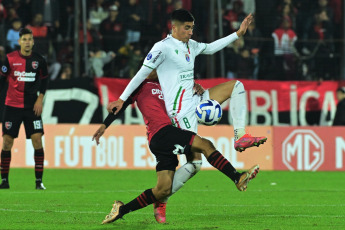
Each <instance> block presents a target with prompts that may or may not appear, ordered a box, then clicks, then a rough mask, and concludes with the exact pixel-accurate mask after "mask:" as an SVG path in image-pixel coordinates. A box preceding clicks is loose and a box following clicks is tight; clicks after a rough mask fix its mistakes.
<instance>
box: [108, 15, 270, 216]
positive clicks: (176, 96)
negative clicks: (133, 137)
mask: <svg viewBox="0 0 345 230" xmlns="http://www.w3.org/2000/svg"><path fill="white" fill-rule="evenodd" d="M171 20H172V34H171V35H168V36H167V37H166V38H165V39H163V40H161V41H160V42H157V43H156V44H155V45H154V46H153V47H152V49H151V51H150V52H149V54H148V55H147V57H146V58H145V61H144V64H143V66H142V67H141V68H140V70H139V71H138V72H137V74H136V75H135V76H134V78H133V79H132V80H131V82H130V83H129V84H128V86H127V87H126V89H125V90H124V92H123V93H122V95H121V96H120V98H119V99H118V100H117V101H115V102H112V103H110V104H109V105H108V108H107V109H108V111H109V112H112V110H113V108H114V107H116V108H117V111H119V110H120V109H121V108H122V105H123V103H124V101H126V100H127V99H128V97H129V96H130V95H131V94H132V93H133V92H134V90H135V89H136V88H137V87H138V86H139V85H140V84H141V83H142V82H143V81H144V80H145V78H146V77H147V76H148V75H149V74H150V73H151V72H152V70H154V69H155V70H156V71H157V74H158V78H159V82H160V85H161V87H162V91H163V95H164V102H165V107H166V110H167V113H168V115H169V117H170V119H171V120H172V122H173V124H175V125H176V126H177V127H180V128H182V129H187V130H190V131H193V132H195V133H197V120H196V117H195V114H194V112H195V107H196V105H197V104H198V103H199V102H200V101H202V100H206V99H214V100H217V101H218V102H219V103H222V102H224V101H225V100H226V99H228V98H230V111H231V115H232V119H233V125H234V133H235V149H236V150H238V151H244V150H245V149H246V148H249V147H252V146H259V145H260V144H262V143H264V142H265V141H266V139H267V138H266V137H252V136H250V135H249V134H246V133H245V116H246V110H247V108H246V101H245V100H246V98H245V89H244V86H243V84H242V83H241V82H240V81H236V80H233V81H229V82H226V83H223V84H220V85H217V86H215V87H213V88H211V89H208V90H206V91H205V92H204V93H203V94H202V95H199V96H198V95H194V93H193V86H194V61H195V58H196V56H197V55H199V54H214V53H215V52H217V51H219V50H221V49H223V48H224V47H226V46H227V45H229V44H230V43H232V42H233V41H235V40H237V39H238V37H240V36H243V35H244V34H245V32H246V30H247V28H248V26H249V24H250V23H251V21H252V20H253V16H252V15H251V14H250V15H248V16H247V17H246V18H245V20H244V21H243V22H242V24H241V26H240V28H239V30H238V31H237V32H234V33H232V34H230V35H229V36H226V37H224V38H221V39H218V40H216V41H214V42H212V43H209V44H206V43H199V42H196V41H194V40H192V39H191V36H192V35H193V28H194V17H193V15H192V14H191V13H190V12H189V11H187V10H184V9H180V10H175V11H174V12H173V13H172V16H171ZM193 95H194V96H193ZM201 164H202V158H201V154H200V153H194V154H193V157H191V159H187V163H186V164H185V165H183V166H181V167H180V168H179V170H177V171H176V173H175V176H174V181H173V187H172V194H173V193H175V192H176V191H177V190H179V189H180V188H181V187H182V186H183V185H184V183H185V182H186V181H187V180H188V179H190V178H191V177H192V176H194V175H195V174H196V173H197V172H198V171H199V170H200V167H201ZM165 206H166V200H165V201H162V202H157V203H156V204H155V205H154V207H155V209H154V212H155V217H156V220H157V221H158V222H161V223H164V222H165Z"/></svg>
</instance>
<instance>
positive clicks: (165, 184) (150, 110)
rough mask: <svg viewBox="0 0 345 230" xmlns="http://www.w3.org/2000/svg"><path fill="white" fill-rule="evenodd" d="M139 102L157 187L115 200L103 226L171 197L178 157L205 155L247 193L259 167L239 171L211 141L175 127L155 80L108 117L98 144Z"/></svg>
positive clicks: (148, 81) (98, 134)
mask: <svg viewBox="0 0 345 230" xmlns="http://www.w3.org/2000/svg"><path fill="white" fill-rule="evenodd" d="M135 101H136V102H137V106H138V108H139V110H140V111H141V113H142V115H143V117H144V121H145V124H146V127H147V136H148V142H149V147H150V150H151V152H152V153H153V154H154V155H155V157H156V161H157V165H156V172H157V185H156V187H154V188H152V189H147V190H146V191H144V192H143V193H142V194H140V195H139V196H138V197H137V198H135V199H134V200H132V201H130V202H129V203H127V204H124V203H122V202H121V201H115V203H114V204H113V208H112V209H111V211H110V213H109V214H108V215H107V216H106V217H105V219H104V220H103V224H106V223H111V222H114V221H115V220H117V219H119V218H121V217H122V216H124V215H125V214H127V213H129V212H131V211H135V210H138V209H141V208H144V207H146V206H147V205H150V204H152V203H154V202H156V201H158V200H161V199H164V198H166V197H167V196H169V195H170V194H171V188H172V182H173V179H174V174H175V170H176V167H177V165H178V159H177V155H179V154H186V155H187V156H188V155H189V154H192V152H195V151H197V152H202V153H203V154H204V155H205V157H206V159H207V161H208V162H209V163H210V164H211V165H212V166H213V167H215V168H217V169H218V170H219V171H221V172H222V173H224V174H225V175H226V176H227V177H229V178H230V179H231V180H232V181H233V182H234V183H235V185H236V187H237V188H238V190H240V191H245V190H246V189H247V184H248V182H249V181H250V180H251V179H253V178H254V177H255V176H256V174H257V173H258V171H259V166H258V165H255V166H253V167H252V168H251V169H249V170H248V171H247V172H243V173H240V172H237V170H236V169H235V168H234V167H233V166H232V165H231V164H230V162H229V161H228V160H227V159H226V158H224V157H223V155H222V154H220V153H219V152H218V151H217V150H216V148H215V147H214V145H213V144H212V142H211V141H209V140H207V139H205V138H202V137H200V136H198V135H197V134H195V133H193V132H191V131H187V130H182V129H179V128H177V127H174V126H172V124H171V121H170V119H169V117H168V115H167V113H166V110H165V104H164V100H163V93H162V90H161V87H160V85H159V83H158V82H155V81H151V80H145V81H144V82H143V83H142V84H141V86H139V87H138V89H137V90H136V91H135V92H134V93H133V94H132V96H131V97H129V99H128V100H127V101H126V102H125V103H124V106H123V107H122V108H121V110H120V111H119V113H118V114H116V115H114V114H112V113H110V114H109V115H108V116H107V118H106V119H105V120H104V122H103V124H102V125H101V126H100V128H99V129H98V130H97V131H96V132H95V134H94V135H93V139H95V140H96V143H97V144H99V138H100V137H101V136H102V135H103V134H104V132H105V129H106V128H107V127H108V126H109V125H110V124H111V123H112V122H113V121H114V120H115V119H116V118H117V117H118V116H119V115H120V114H121V113H122V112H123V111H124V110H125V108H126V107H127V106H128V105H129V104H131V103H134V102H135Z"/></svg>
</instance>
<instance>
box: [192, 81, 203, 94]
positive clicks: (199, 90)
mask: <svg viewBox="0 0 345 230" xmlns="http://www.w3.org/2000/svg"><path fill="white" fill-rule="evenodd" d="M193 90H194V93H196V94H198V95H201V94H203V93H204V92H205V89H204V88H203V87H202V86H201V85H200V84H198V83H194V87H193Z"/></svg>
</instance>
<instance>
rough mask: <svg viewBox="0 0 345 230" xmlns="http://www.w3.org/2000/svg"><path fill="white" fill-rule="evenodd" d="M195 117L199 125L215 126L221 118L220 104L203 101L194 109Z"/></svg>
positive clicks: (213, 101) (212, 101)
mask: <svg viewBox="0 0 345 230" xmlns="http://www.w3.org/2000/svg"><path fill="white" fill-rule="evenodd" d="M195 115H196V117H197V119H198V122H199V124H203V125H208V126H211V125H215V124H217V123H218V122H219V121H220V119H221V118H222V115H223V112H222V108H221V107H220V104H219V103H218V102H217V101H215V100H212V99H210V100H205V101H202V102H200V103H199V105H198V106H197V107H196V110H195Z"/></svg>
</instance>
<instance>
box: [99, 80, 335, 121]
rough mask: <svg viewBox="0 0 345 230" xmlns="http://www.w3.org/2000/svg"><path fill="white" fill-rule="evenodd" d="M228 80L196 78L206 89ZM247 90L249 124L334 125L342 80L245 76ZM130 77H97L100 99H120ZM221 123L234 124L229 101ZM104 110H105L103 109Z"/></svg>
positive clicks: (225, 104)
mask: <svg viewBox="0 0 345 230" xmlns="http://www.w3.org/2000/svg"><path fill="white" fill-rule="evenodd" d="M226 81H228V79H226V78H217V79H205V80H197V81H196V82H197V83H199V84H201V85H202V86H203V87H204V88H205V89H208V88H211V87H213V86H216V85H217V84H220V83H223V82H226ZM241 81H242V82H243V84H244V86H245V89H246V91H247V103H248V110H249V113H248V119H247V122H248V124H249V125H277V126H286V125H295V126H297V125H301V126H307V125H322V126H328V125H331V123H332V120H333V118H334V115H335V110H336V105H337V98H336V95H335V91H336V89H337V88H338V87H339V83H338V82H335V81H324V82H309V81H260V82H258V81H256V80H244V79H241ZM128 82H129V80H126V79H122V80H121V79H110V78H97V79H95V85H96V87H97V89H98V93H99V96H100V100H101V103H102V105H103V107H106V105H107V103H108V101H114V100H117V99H118V98H119V97H120V95H121V92H122V91H123V90H124V88H125V86H126V85H127V84H128ZM222 107H223V110H224V115H223V118H222V120H221V122H220V123H221V124H231V119H230V113H229V111H228V108H229V101H227V102H224V103H223V104H222ZM103 111H105V110H103Z"/></svg>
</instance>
